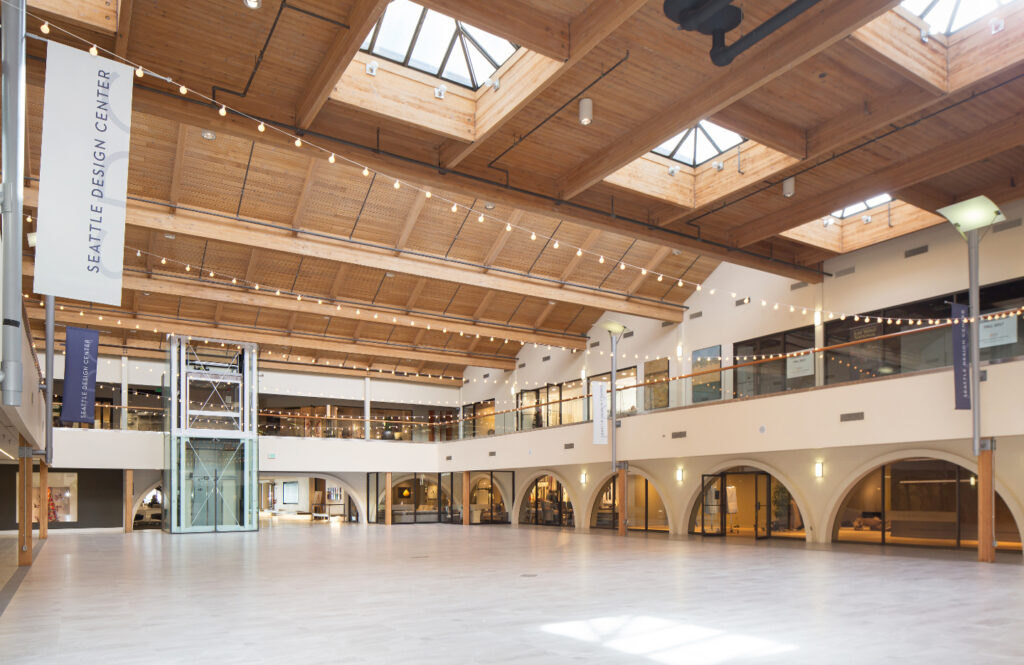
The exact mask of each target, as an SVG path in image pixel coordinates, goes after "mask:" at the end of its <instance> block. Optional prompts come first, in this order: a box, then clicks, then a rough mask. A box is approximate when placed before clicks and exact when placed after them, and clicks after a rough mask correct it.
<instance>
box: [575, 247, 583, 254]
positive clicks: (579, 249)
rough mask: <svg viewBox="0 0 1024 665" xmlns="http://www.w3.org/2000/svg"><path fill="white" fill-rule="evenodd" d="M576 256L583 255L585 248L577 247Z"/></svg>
mask: <svg viewBox="0 0 1024 665" xmlns="http://www.w3.org/2000/svg"><path fill="white" fill-rule="evenodd" d="M576 256H583V249H582V248H577V249H576Z"/></svg>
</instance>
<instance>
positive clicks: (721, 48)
mask: <svg viewBox="0 0 1024 665" xmlns="http://www.w3.org/2000/svg"><path fill="white" fill-rule="evenodd" d="M818 1H819V0H795V1H794V2H792V3H790V4H789V5H788V6H787V7H785V8H784V9H782V10H781V11H780V12H778V13H777V14H775V16H772V17H771V18H770V19H768V20H767V21H765V22H764V23H762V24H761V25H759V26H757V27H756V28H754V29H753V30H751V31H750V32H748V33H747V34H745V35H743V36H742V37H740V38H739V39H737V40H736V41H735V42H733V43H732V44H730V45H726V43H725V35H726V33H728V32H729V31H731V30H734V29H736V28H737V27H739V25H740V23H741V22H742V21H743V10H742V9H740V8H739V7H734V6H733V4H732V0H665V4H664V5H663V6H662V9H663V11H664V12H665V16H667V17H668V18H669V19H670V20H671V21H673V22H674V23H676V24H678V25H679V29H680V30H691V31H694V32H700V33H702V34H705V35H710V36H711V62H713V63H715V64H716V65H718V66H719V67H725V66H726V65H729V64H732V61H733V60H735V59H736V56H738V55H739V54H741V53H743V52H744V51H746V50H747V49H748V48H750V47H751V46H753V45H754V44H757V43H758V42H759V41H761V40H762V39H764V38H765V37H767V36H768V35H770V34H772V33H773V32H775V31H776V30H778V29H779V28H781V27H782V26H784V25H786V24H787V23H789V22H790V21H792V20H793V19H794V18H796V17H797V16H799V15H800V14H802V13H804V12H805V11H807V10H808V9H810V8H811V7H813V6H814V5H816V4H818Z"/></svg>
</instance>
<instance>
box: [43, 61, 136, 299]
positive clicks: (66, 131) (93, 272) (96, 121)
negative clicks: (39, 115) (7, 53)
mask: <svg viewBox="0 0 1024 665" xmlns="http://www.w3.org/2000/svg"><path fill="white" fill-rule="evenodd" d="M133 78H134V77H133V70H132V68H131V67H129V66H127V65H122V64H120V63H117V62H114V61H112V60H108V59H106V58H101V57H98V56H92V55H89V53H87V52H86V51H80V50H78V49H74V48H71V47H69V46H64V45H62V44H57V43H55V42H52V41H51V42H48V43H47V47H46V88H45V97H44V99H43V141H42V157H41V159H40V163H39V211H38V215H37V216H38V218H39V223H38V228H37V230H36V231H37V235H36V266H35V271H34V277H33V285H34V287H33V288H34V290H35V292H36V293H41V294H45V295H52V296H59V297H62V298H73V299H75V300H83V301H86V302H97V303H104V304H107V305H120V304H121V273H122V269H123V267H124V217H125V199H126V197H127V192H128V148H129V139H130V129H131V119H132V85H133V84H132V80H133Z"/></svg>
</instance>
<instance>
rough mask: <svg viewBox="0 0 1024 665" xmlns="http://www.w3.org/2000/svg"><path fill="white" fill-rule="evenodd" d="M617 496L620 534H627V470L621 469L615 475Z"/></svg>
mask: <svg viewBox="0 0 1024 665" xmlns="http://www.w3.org/2000/svg"><path fill="white" fill-rule="evenodd" d="M615 483H616V487H615V497H616V498H617V499H618V504H619V535H620V536H625V535H626V500H625V499H626V470H625V469H619V470H618V471H617V472H616V476H615Z"/></svg>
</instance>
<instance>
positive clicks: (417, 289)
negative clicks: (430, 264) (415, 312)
mask: <svg viewBox="0 0 1024 665" xmlns="http://www.w3.org/2000/svg"><path fill="white" fill-rule="evenodd" d="M426 286H427V280H426V278H425V277H420V278H419V279H417V280H416V286H414V287H412V291H410V292H409V299H408V300H406V301H405V309H406V310H412V309H413V308H414V307H415V306H416V301H417V300H419V299H420V294H421V293H423V289H424V288H425V287H426Z"/></svg>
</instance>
